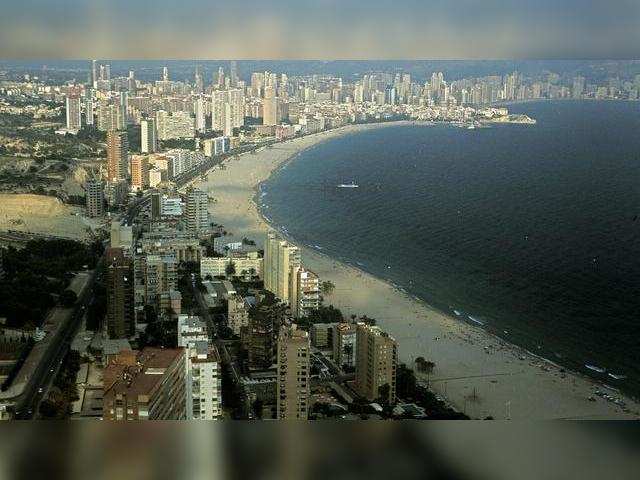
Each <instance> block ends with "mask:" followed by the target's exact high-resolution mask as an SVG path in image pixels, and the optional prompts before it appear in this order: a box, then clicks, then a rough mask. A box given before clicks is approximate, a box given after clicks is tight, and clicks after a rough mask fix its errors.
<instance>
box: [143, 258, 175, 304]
mask: <svg viewBox="0 0 640 480" xmlns="http://www.w3.org/2000/svg"><path fill="white" fill-rule="evenodd" d="M139 261H140V265H139V267H138V271H139V272H140V274H141V276H142V279H143V280H144V283H143V285H144V303H145V304H146V305H154V306H156V307H157V306H158V304H159V301H160V297H161V295H162V294H167V293H170V292H171V291H177V290H178V260H177V259H176V256H175V254H164V255H146V256H140V257H139ZM136 283H139V282H136Z"/></svg>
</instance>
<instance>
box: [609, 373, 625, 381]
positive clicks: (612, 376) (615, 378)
mask: <svg viewBox="0 0 640 480" xmlns="http://www.w3.org/2000/svg"><path fill="white" fill-rule="evenodd" d="M609 376H610V377H611V378H613V379H614V380H624V379H625V378H627V376H626V375H620V374H617V373H609Z"/></svg>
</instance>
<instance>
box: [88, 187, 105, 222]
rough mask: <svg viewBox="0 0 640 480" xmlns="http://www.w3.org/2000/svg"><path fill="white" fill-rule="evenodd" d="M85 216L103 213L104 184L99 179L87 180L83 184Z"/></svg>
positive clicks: (96, 215) (97, 215) (98, 215)
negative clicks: (85, 206)
mask: <svg viewBox="0 0 640 480" xmlns="http://www.w3.org/2000/svg"><path fill="white" fill-rule="evenodd" d="M85 198H86V204H87V216H89V217H101V216H103V215H104V185H103V184H102V182H101V181H100V180H89V181H88V182H87V183H86V185H85Z"/></svg>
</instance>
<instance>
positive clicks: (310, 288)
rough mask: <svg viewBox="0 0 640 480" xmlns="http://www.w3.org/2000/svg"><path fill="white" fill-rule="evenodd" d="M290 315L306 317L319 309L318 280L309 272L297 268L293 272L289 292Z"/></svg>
mask: <svg viewBox="0 0 640 480" xmlns="http://www.w3.org/2000/svg"><path fill="white" fill-rule="evenodd" d="M289 299H290V302H289V305H290V306H291V315H293V316H294V317H306V316H307V315H308V314H309V312H310V311H312V310H317V309H318V308H319V307H320V279H319V278H318V275H316V274H315V273H313V272H312V271H311V270H307V269H306V268H304V267H302V266H299V267H298V268H296V269H295V270H294V272H293V278H292V279H291V291H290V292H289Z"/></svg>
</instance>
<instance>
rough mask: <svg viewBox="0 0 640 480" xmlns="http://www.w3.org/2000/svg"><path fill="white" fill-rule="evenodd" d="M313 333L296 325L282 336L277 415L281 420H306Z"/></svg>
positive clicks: (279, 338) (280, 342)
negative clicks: (310, 339) (310, 341)
mask: <svg viewBox="0 0 640 480" xmlns="http://www.w3.org/2000/svg"><path fill="white" fill-rule="evenodd" d="M310 357H311V345H310V343H309V334H308V333H307V332H305V331H303V330H298V329H296V327H295V325H291V326H286V327H282V329H281V331H280V335H279V337H278V392H277V415H278V419H280V420H306V419H307V417H308V412H309V396H310V368H311V367H310Z"/></svg>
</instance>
